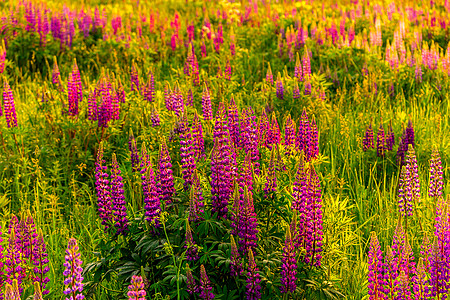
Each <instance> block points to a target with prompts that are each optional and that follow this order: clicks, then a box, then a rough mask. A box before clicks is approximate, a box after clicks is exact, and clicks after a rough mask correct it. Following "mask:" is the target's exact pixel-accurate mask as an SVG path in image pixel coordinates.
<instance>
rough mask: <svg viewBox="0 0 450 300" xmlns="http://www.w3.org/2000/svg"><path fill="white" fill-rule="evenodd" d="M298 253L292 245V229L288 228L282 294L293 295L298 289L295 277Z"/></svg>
mask: <svg viewBox="0 0 450 300" xmlns="http://www.w3.org/2000/svg"><path fill="white" fill-rule="evenodd" d="M295 255H296V251H295V248H294V244H293V243H292V236H291V231H290V227H289V226H288V227H287V228H286V239H285V242H284V247H283V259H282V265H281V287H280V290H281V293H293V292H294V291H295V289H296V287H297V284H296V278H295V275H296V274H297V260H296V259H295Z"/></svg>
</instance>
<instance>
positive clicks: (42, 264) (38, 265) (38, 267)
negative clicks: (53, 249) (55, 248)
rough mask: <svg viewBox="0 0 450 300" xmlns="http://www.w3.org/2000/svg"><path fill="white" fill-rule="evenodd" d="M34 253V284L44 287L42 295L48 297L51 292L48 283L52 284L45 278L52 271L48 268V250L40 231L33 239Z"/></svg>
mask: <svg viewBox="0 0 450 300" xmlns="http://www.w3.org/2000/svg"><path fill="white" fill-rule="evenodd" d="M33 244H34V247H33V252H32V261H33V265H34V269H33V271H34V275H35V276H34V277H33V282H36V283H39V286H40V287H42V294H43V295H47V294H48V293H49V290H48V288H47V286H46V285H47V283H49V282H50V279H49V278H48V277H47V276H45V274H46V273H47V272H48V271H50V268H49V267H48V263H49V261H48V254H47V248H46V246H45V243H44V236H43V234H42V231H41V230H40V231H39V233H38V235H37V237H36V238H35V239H33Z"/></svg>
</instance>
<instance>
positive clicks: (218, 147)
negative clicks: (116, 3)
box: [211, 102, 233, 218]
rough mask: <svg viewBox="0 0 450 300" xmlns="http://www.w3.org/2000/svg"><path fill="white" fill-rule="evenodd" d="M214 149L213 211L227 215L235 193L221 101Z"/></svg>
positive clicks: (214, 133) (214, 134) (226, 129)
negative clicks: (228, 206) (232, 195)
mask: <svg viewBox="0 0 450 300" xmlns="http://www.w3.org/2000/svg"><path fill="white" fill-rule="evenodd" d="M213 136H214V150H213V154H212V158H211V195H212V196H211V198H212V211H213V212H218V216H219V217H222V218H226V217H227V212H228V208H227V205H228V200H229V199H230V197H231V194H232V193H233V182H232V174H231V169H232V160H231V156H232V155H231V154H232V151H231V147H230V146H231V138H230V133H229V131H228V126H227V120H226V112H225V106H224V104H223V103H222V102H221V103H219V108H218V111H217V115H216V121H215V124H214V132H213Z"/></svg>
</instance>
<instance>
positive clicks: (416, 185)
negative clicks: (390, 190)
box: [406, 144, 420, 202]
mask: <svg viewBox="0 0 450 300" xmlns="http://www.w3.org/2000/svg"><path fill="white" fill-rule="evenodd" d="M406 169H407V170H408V172H409V176H410V178H409V180H410V181H411V183H410V185H411V191H408V192H411V193H412V198H413V201H414V202H415V201H418V202H420V181H419V170H418V169H419V168H418V166H417V159H416V153H415V152H414V148H413V147H412V145H411V144H410V146H409V147H408V153H407V155H406Z"/></svg>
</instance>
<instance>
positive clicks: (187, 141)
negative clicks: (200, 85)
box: [179, 112, 196, 191]
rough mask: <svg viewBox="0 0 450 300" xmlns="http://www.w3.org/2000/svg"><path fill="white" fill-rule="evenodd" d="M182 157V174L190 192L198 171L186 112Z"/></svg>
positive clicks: (184, 116) (183, 123) (185, 187)
mask: <svg viewBox="0 0 450 300" xmlns="http://www.w3.org/2000/svg"><path fill="white" fill-rule="evenodd" d="M179 129H180V146H181V147H180V156H181V168H182V171H181V173H182V174H183V179H184V184H183V185H184V189H185V190H186V191H187V190H189V188H190V186H191V185H192V175H193V173H194V170H195V169H196V164H195V157H194V155H195V153H194V147H193V146H192V144H193V139H192V133H191V128H190V127H188V121H187V115H186V112H185V113H184V114H183V116H182V117H181V120H180V128H179Z"/></svg>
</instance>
